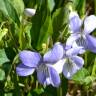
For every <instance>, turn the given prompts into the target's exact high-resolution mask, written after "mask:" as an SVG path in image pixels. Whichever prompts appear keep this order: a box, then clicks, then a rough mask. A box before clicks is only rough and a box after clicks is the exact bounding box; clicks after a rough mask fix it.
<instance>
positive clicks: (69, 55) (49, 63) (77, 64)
mask: <svg viewBox="0 0 96 96" xmlns="http://www.w3.org/2000/svg"><path fill="white" fill-rule="evenodd" d="M83 24H84V28H83ZM69 28H70V33H71V35H70V36H69V38H68V39H67V42H66V43H65V44H62V43H60V42H58V43H55V44H54V46H53V48H52V49H50V50H49V51H48V52H46V53H45V54H44V56H43V57H42V56H41V55H40V54H39V53H37V52H32V51H28V50H24V51H21V52H20V53H19V57H20V60H21V64H19V65H18V66H17V67H16V72H17V74H18V75H19V76H28V75H31V74H33V73H34V71H36V72H37V78H38V81H39V82H40V83H41V84H43V85H45V86H46V85H49V84H51V85H52V86H54V87H59V85H60V76H59V74H60V73H63V75H64V76H65V77H66V78H67V79H71V78H72V76H73V75H74V74H75V73H76V72H77V71H78V70H80V69H81V68H82V67H83V65H84V60H83V58H82V57H80V56H78V54H81V53H84V52H85V51H86V50H91V51H92V52H96V45H95V43H96V38H95V37H93V36H91V35H90V33H91V32H92V31H93V30H94V29H95V28H96V16H94V15H91V16H88V17H85V18H84V20H81V19H80V18H79V16H78V14H77V13H76V12H71V13H70V15H69Z"/></svg>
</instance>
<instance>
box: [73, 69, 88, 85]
mask: <svg viewBox="0 0 96 96" xmlns="http://www.w3.org/2000/svg"><path fill="white" fill-rule="evenodd" d="M88 75H89V72H88V71H87V70H86V69H85V68H82V69H81V70H79V71H78V72H77V73H76V74H74V75H73V77H72V80H74V81H75V82H76V83H79V84H83V83H84V79H85V78H86V77H87V76H88Z"/></svg>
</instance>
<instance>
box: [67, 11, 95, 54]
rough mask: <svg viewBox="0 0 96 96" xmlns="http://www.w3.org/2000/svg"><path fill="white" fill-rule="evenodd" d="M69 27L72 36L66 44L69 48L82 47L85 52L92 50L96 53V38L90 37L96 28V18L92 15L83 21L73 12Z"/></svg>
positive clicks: (70, 16)
mask: <svg viewBox="0 0 96 96" xmlns="http://www.w3.org/2000/svg"><path fill="white" fill-rule="evenodd" d="M83 24H84V28H83ZM69 27H70V30H71V33H72V34H71V35H70V36H69V38H68V40H67V43H66V44H67V45H68V46H74V45H75V46H82V47H83V50H90V51H92V52H95V53H96V38H95V37H93V36H91V35H90V33H91V32H92V31H93V30H94V29H95V28H96V16H94V15H90V16H87V17H86V18H85V19H84V20H81V19H80V18H79V16H78V14H77V13H76V12H71V13H70V15H69Z"/></svg>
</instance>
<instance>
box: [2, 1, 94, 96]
mask: <svg viewBox="0 0 96 96" xmlns="http://www.w3.org/2000/svg"><path fill="white" fill-rule="evenodd" d="M86 1H87V0H0V96H65V95H66V93H70V92H68V89H70V88H68V87H69V86H68V84H69V85H70V83H69V81H70V80H67V79H66V78H65V77H63V76H62V74H60V76H61V81H62V83H61V85H60V87H59V88H55V87H52V86H51V85H49V86H43V85H41V84H40V83H38V81H37V77H36V73H34V74H33V75H31V76H28V77H20V76H18V75H17V74H16V66H17V65H18V64H19V63H20V60H19V58H18V53H19V52H20V51H22V50H25V49H28V50H32V51H38V52H40V53H41V54H42V55H43V54H44V53H45V52H47V51H48V50H49V49H50V48H52V46H53V44H54V43H55V42H57V41H60V42H63V43H65V42H66V40H67V38H68V36H69V28H68V27H69V26H68V24H69V20H68V18H69V13H70V10H71V8H72V9H73V10H75V11H77V12H78V13H79V14H80V17H81V18H83V17H85V15H86V14H88V15H89V14H95V15H96V0H88V2H86ZM93 6H94V7H93ZM24 8H35V9H36V14H35V15H34V16H32V17H27V16H26V15H25V14H24ZM95 33H96V30H95V31H94V34H93V35H94V36H96V35H95ZM81 56H82V57H83V58H84V68H82V69H81V70H79V71H78V72H77V73H76V74H74V76H73V77H72V80H73V82H74V86H75V85H78V86H80V87H82V88H81V89H79V90H81V96H83V95H82V94H83V92H84V94H85V95H86V94H89V93H90V94H91V95H90V96H95V95H96V92H95V89H96V88H95V87H96V85H95V83H96V54H95V53H92V52H89V51H87V52H86V53H84V54H83V55H81ZM94 86H95V87H94ZM82 89H84V90H82ZM86 89H87V91H86ZM75 90H76V89H75ZM85 95H84V96H85ZM74 96H75V95H74Z"/></svg>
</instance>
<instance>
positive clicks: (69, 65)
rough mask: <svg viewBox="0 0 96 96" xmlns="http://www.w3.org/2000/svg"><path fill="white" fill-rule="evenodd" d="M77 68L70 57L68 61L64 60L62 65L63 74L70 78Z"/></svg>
mask: <svg viewBox="0 0 96 96" xmlns="http://www.w3.org/2000/svg"><path fill="white" fill-rule="evenodd" d="M77 70H78V67H77V66H76V64H75V63H73V62H72V61H71V59H70V62H66V63H65V64H64V66H63V75H64V76H65V77H66V78H67V79H71V77H72V76H73V75H74V74H75V73H76V72H77Z"/></svg>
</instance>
